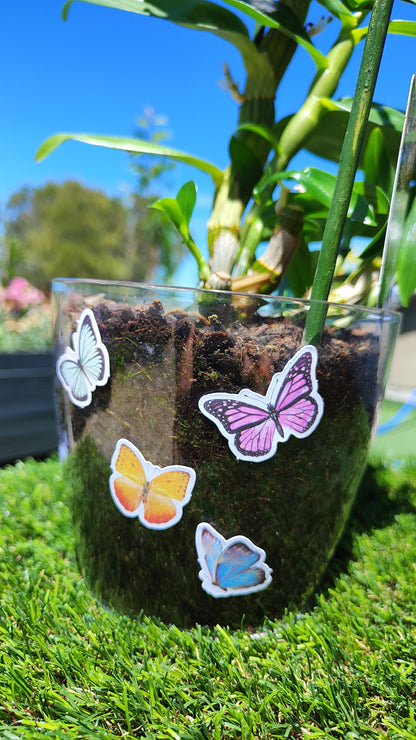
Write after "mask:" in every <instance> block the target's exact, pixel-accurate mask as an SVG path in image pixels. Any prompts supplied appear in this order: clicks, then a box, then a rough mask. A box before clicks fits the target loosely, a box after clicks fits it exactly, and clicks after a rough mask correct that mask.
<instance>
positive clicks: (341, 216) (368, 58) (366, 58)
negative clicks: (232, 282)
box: [304, 0, 393, 345]
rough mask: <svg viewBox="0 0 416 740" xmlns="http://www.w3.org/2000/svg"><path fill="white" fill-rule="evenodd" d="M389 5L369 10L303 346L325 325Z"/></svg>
mask: <svg viewBox="0 0 416 740" xmlns="http://www.w3.org/2000/svg"><path fill="white" fill-rule="evenodd" d="M392 5H393V0H375V3H374V6H373V11H372V14H371V19H370V24H369V28H368V34H367V38H366V42H365V46H364V51H363V56H362V60H361V65H360V71H359V73H358V80H357V87H356V91H355V95H354V99H353V103H352V108H351V114H350V117H349V120H348V125H347V130H346V133H345V138H344V142H343V145H342V150H341V155H340V161H339V168H338V175H337V178H336V181H335V187H334V193H333V197H332V200H331V206H330V209H329V213H328V219H327V222H326V225H325V231H324V236H323V240H322V248H321V251H320V255H319V260H318V265H317V268H316V273H315V278H314V282H313V287H312V294H311V298H312V299H314V300H316V301H321V303H315V304H312V305H311V307H310V310H309V313H308V317H307V321H306V326H305V334H304V342H305V344H314V345H317V344H319V341H320V338H321V334H322V330H323V326H324V323H325V318H326V312H327V306H326V303H324V302H325V301H326V300H327V298H328V295H329V291H330V288H331V283H332V279H333V275H334V270H335V265H336V259H337V256H338V251H339V245H340V242H341V237H342V232H343V229H344V224H345V219H346V216H347V211H348V206H349V202H350V198H351V192H352V188H353V184H354V177H355V173H356V170H357V167H358V161H359V157H360V152H361V147H362V144H363V140H364V135H365V130H366V126H367V120H368V116H369V113H370V108H371V104H372V100H373V94H374V88H375V84H376V80H377V74H378V70H379V67H380V61H381V57H382V53H383V48H384V42H385V39H386V35H387V29H388V24H389V20H390V14H391V9H392Z"/></svg>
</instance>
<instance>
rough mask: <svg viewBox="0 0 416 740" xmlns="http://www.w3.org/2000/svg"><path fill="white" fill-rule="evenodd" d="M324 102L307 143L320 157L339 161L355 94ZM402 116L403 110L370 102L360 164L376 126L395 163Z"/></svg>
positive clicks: (307, 147)
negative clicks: (320, 114)
mask: <svg viewBox="0 0 416 740" xmlns="http://www.w3.org/2000/svg"><path fill="white" fill-rule="evenodd" d="M321 105H322V106H323V107H324V108H325V112H324V113H323V115H322V116H321V118H320V120H319V123H318V125H317V126H316V128H315V129H314V130H313V132H312V134H311V135H310V136H309V137H308V139H307V140H306V141H305V142H304V147H305V149H307V150H308V151H309V152H311V153H312V154H315V155H316V156H318V157H322V158H324V159H327V160H330V161H331V162H338V161H339V156H340V153H341V148H342V143H343V141H344V136H345V131H346V128H347V123H348V118H349V114H350V111H351V105H352V98H344V99H342V100H338V101H333V100H329V99H326V98H324V99H322V100H321ZM287 120H288V119H284V120H283V121H281V122H279V128H280V127H281V126H282V125H284V124H285V123H286V121H287ZM403 120H404V114H403V113H402V112H401V111H398V110H396V109H395V108H390V107H388V106H384V105H378V104H377V103H374V104H373V105H372V106H371V110H370V115H369V119H368V124H367V130H366V136H365V139H364V144H363V148H362V154H361V158H360V162H359V167H360V168H362V167H363V156H364V152H365V148H366V146H367V142H368V137H369V136H370V134H371V132H372V131H373V129H374V128H375V127H379V128H380V131H381V133H382V136H383V140H384V146H385V149H386V152H387V154H388V156H389V159H390V161H391V162H392V163H394V162H395V161H396V159H397V154H398V151H399V146H400V137H401V132H402V129H403Z"/></svg>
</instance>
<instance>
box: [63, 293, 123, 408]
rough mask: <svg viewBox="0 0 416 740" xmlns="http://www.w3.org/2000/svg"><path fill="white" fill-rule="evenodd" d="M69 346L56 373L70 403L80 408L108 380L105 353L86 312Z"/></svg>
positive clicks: (87, 403) (108, 369)
mask: <svg viewBox="0 0 416 740" xmlns="http://www.w3.org/2000/svg"><path fill="white" fill-rule="evenodd" d="M72 345H73V349H71V347H67V348H66V350H65V352H64V354H63V355H61V356H60V357H59V358H58V361H57V363H56V372H57V375H58V378H59V380H60V381H61V383H62V385H63V387H64V388H65V390H66V392H67V393H68V396H69V398H70V400H71V401H72V403H73V404H75V406H79V407H80V408H84V407H85V406H88V405H89V404H90V403H91V400H92V392H93V391H94V390H95V388H96V387H97V385H105V384H106V383H107V380H108V378H109V376H110V359H109V356H108V352H107V349H106V348H105V346H104V344H103V343H102V341H101V336H100V332H99V329H98V326H97V322H96V320H95V316H94V314H93V312H92V311H91V309H89V308H86V309H85V310H84V311H83V312H82V314H81V316H80V317H79V319H78V321H77V328H76V331H74V333H73V334H72Z"/></svg>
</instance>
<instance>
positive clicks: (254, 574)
mask: <svg viewBox="0 0 416 740" xmlns="http://www.w3.org/2000/svg"><path fill="white" fill-rule="evenodd" d="M253 548H254V545H253V543H251V542H250V541H249V540H247V541H242V540H241V539H240V540H239V541H237V542H235V543H234V544H230V545H228V547H226V549H225V550H224V552H223V553H222V554H221V557H220V559H219V562H218V566H217V582H218V585H219V586H220V588H224V589H232V590H233V592H234V593H237V592H238V593H239V594H241V593H252V592H253V591H259V590H260V589H262V588H266V587H267V586H268V585H269V583H270V580H271V575H270V569H269V568H268V566H264V563H262V551H260V549H259V548H255V549H253ZM264 557H265V555H264V556H263V558H264ZM255 566H256V567H255Z"/></svg>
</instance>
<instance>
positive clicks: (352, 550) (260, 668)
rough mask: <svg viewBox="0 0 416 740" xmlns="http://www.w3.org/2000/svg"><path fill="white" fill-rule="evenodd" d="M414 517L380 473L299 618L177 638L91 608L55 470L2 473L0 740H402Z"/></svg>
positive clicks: (414, 638)
mask: <svg viewBox="0 0 416 740" xmlns="http://www.w3.org/2000/svg"><path fill="white" fill-rule="evenodd" d="M415 507H416V459H413V460H409V461H408V462H403V463H402V464H401V465H400V467H396V468H394V467H392V468H389V467H388V466H385V465H383V464H382V463H380V462H379V463H377V465H375V466H373V467H370V468H369V470H368V472H367V475H366V477H365V480H364V482H363V486H362V487H361V490H360V493H359V496H358V498H357V503H356V506H355V508H354V512H353V515H352V517H351V520H350V523H349V526H348V529H347V531H346V533H345V536H344V537H343V540H342V542H341V543H340V546H339V548H338V550H337V553H336V555H335V557H334V559H333V561H332V563H331V567H330V569H329V572H328V573H327V576H326V579H325V582H324V583H323V584H322V585H321V588H320V589H319V592H318V593H317V595H316V598H315V600H314V603H312V604H311V605H310V606H309V608H308V609H307V610H305V611H304V612H303V613H302V614H294V613H288V614H287V615H286V616H285V618H284V619H283V620H281V621H280V622H267V623H265V625H264V627H263V628H262V629H261V630H260V631H259V632H257V633H255V634H252V633H251V632H250V630H249V629H244V628H243V629H240V630H238V631H234V632H232V631H230V630H228V629H226V628H224V627H216V628H212V629H208V628H205V627H201V626H195V628H194V629H191V630H184V631H181V630H179V629H177V628H176V627H174V626H169V625H163V624H160V623H157V622H156V621H151V620H149V619H147V618H146V617H142V618H137V619H130V618H128V617H125V616H120V615H118V614H117V613H115V612H113V611H111V610H107V609H105V608H103V607H102V606H100V605H99V604H97V603H96V602H95V600H94V599H93V597H92V596H91V594H90V593H89V591H88V589H87V587H86V585H85V583H84V582H83V581H82V580H81V579H80V577H79V575H78V572H77V568H76V563H75V562H74V554H73V543H72V534H71V527H70V522H69V515H68V510H67V506H66V504H65V501H63V483H62V474H61V466H60V464H59V463H58V462H57V461H56V460H55V459H51V460H49V461H47V462H45V463H35V462H33V461H27V462H26V463H24V464H22V463H19V464H17V465H16V466H15V467H8V468H5V469H3V470H0V516H1V522H2V524H1V529H0V588H1V592H0V645H1V647H0V651H1V652H0V661H1V670H0V736H1V737H2V738H4V739H5V740H15V738H35V737H38V736H39V735H42V736H44V737H50V738H62V740H63V739H64V738H65V740H68V739H69V740H72V739H73V738H77V739H78V738H99V739H100V738H102V739H103V740H104V738H105V739H106V740H107V739H110V740H111V739H112V738H120V737H122V738H141V737H143V738H155V739H157V740H163V739H164V738H166V739H169V740H171V739H172V738H179V739H180V740H203V739H211V738H213V739H214V740H217V739H218V740H228V738H238V739H239V740H252V739H254V738H260V739H262V740H263V739H269V738H285V737H286V738H293V739H296V740H301V739H303V738H337V739H340V740H356V739H357V740H358V739H360V740H361V738H389V740H396V739H397V740H399V739H403V740H414V738H415V737H416V716H415V710H414V707H415V700H416V614H415V607H414V605H415V603H416V516H415ZM103 536H105V533H103Z"/></svg>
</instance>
